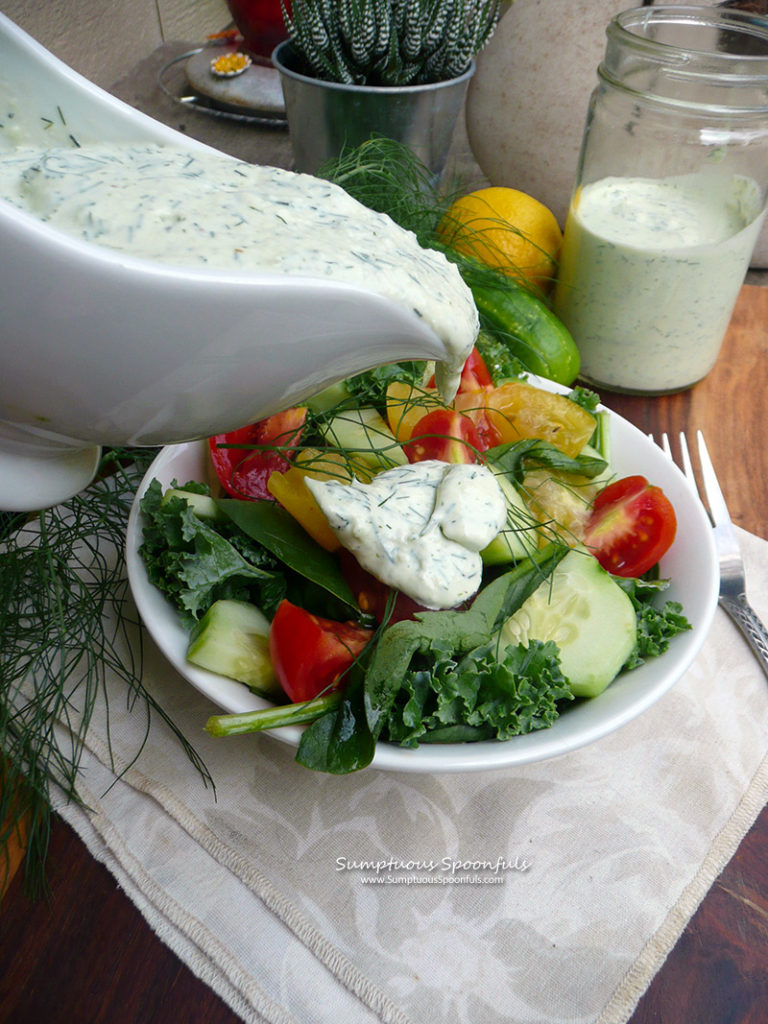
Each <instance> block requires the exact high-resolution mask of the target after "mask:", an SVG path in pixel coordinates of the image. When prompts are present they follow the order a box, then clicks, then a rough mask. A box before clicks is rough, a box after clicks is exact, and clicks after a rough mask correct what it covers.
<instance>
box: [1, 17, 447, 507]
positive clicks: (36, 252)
mask: <svg viewBox="0 0 768 1024" xmlns="http://www.w3.org/2000/svg"><path fill="white" fill-rule="evenodd" d="M0 124H2V126H3V127H2V129H0V147H4V148H6V149H7V148H9V146H13V145H19V144H32V145H46V146H61V145H67V144H72V139H73V138H74V139H76V140H77V141H78V142H79V143H84V142H86V143H88V142H90V143H92V142H99V141H101V142H105V141H131V142H139V143H141V142H157V143H164V144H170V145H175V146H183V147H185V148H187V149H189V148H194V149H207V148H208V147H205V146H203V145H202V144H200V143H196V142H195V141H194V140H192V139H190V138H188V137H187V136H186V135H182V134H180V133H178V132H176V131H174V130H172V129H170V128H167V127H165V126H164V125H162V124H160V123H159V122H157V121H155V120H153V119H152V118H150V117H147V116H146V115H144V114H141V113H139V112H138V111H136V110H134V109H133V108H132V107H130V106H128V105H127V104H124V103H122V102H121V101H120V100H118V99H116V98H115V97H113V96H111V95H110V94H109V93H106V92H104V91H103V90H101V89H99V88H98V87H96V86H95V85H93V84H92V83H91V82H89V81H87V79H85V78H83V77H82V76H80V75H79V74H77V73H76V72H75V71H73V70H72V69H71V68H69V67H68V66H67V65H66V64H63V63H62V62H61V61H60V60H58V59H57V58H56V57H54V56H53V55H52V54H51V53H49V52H48V51H47V50H45V49H44V48H43V47H42V46H40V45H39V44H38V43H37V42H36V41H35V40H33V39H31V38H30V37H29V36H28V35H26V34H25V33H24V32H22V31H21V30H20V29H19V28H18V27H17V26H16V25H15V24H14V23H13V22H11V21H9V20H8V18H6V17H5V16H4V15H2V14H0ZM445 356H446V349H445V346H444V344H443V343H442V341H441V340H440V339H439V338H438V336H437V335H436V334H435V333H434V332H433V331H432V329H431V328H430V327H428V326H427V325H426V324H425V323H423V322H422V321H420V320H419V319H418V318H417V317H416V315H415V314H413V313H411V312H409V311H408V310H407V309H405V308H401V307H399V306H397V305H396V304H395V303H394V302H391V301H389V300H388V299H385V298H382V297H381V296H379V295H377V294H374V293H372V292H368V291H366V290H365V289H361V288H356V287H353V286H351V285H345V284H341V283H334V282H330V281H328V280H324V279H320V278H319V277H318V278H317V279H315V278H300V277H288V276H282V275H276V274H259V273H246V272H236V273H235V272H231V273H230V272H215V271H213V272H212V271H207V270H206V271H204V272H203V271H197V270H195V269H188V268H183V269H180V268H174V267H172V266H166V265H164V264H160V263H156V262H150V261H146V260H141V259H133V258H130V257H126V256H124V255H122V254H118V253H115V252H111V251H110V250H107V249H104V248H101V247H99V246H96V245H93V244H91V243H88V242H81V241H80V240H78V239H76V238H74V237H69V236H66V235H64V234H62V233H61V232H59V231H57V230H56V229H54V228H51V227H50V226H48V225H46V224H45V223H44V222H42V221H40V220H38V219H36V218H35V217H34V216H32V215H30V214H27V213H25V212H23V211H21V210H18V209H16V208H15V207H14V206H12V205H11V204H10V203H7V202H5V201H3V200H0V509H6V510H26V509H35V508H42V507H45V506H48V505H51V504H55V503H57V502H59V501H62V500H64V499H65V498H67V497H70V496H71V495H72V494H75V493H77V491H79V490H80V489H81V488H82V487H84V486H85V485H86V484H87V483H88V482H89V481H90V480H91V479H92V476H93V474H94V472H95V469H96V465H97V460H98V453H99V446H100V445H159V444H172V443H176V442H179V441H184V440H189V439H192V438H196V437H205V436H208V435H211V434H215V433H223V432H225V431H227V430H232V429H234V428H236V427H239V426H242V425H244V424H245V423H249V422H252V421H254V420H256V419H259V418H262V417H264V416H268V415H270V414H271V413H273V412H276V411H278V410H279V409H281V408H284V407H286V406H288V405H291V404H296V403H298V402H300V401H301V400H302V399H304V398H306V397H308V396H309V395H310V394H312V393H313V392H316V391H318V390H320V389H321V388H323V387H324V386H326V385H327V384H329V383H331V382H333V381H335V380H340V379H341V378H343V377H347V376H349V375H351V374H353V373H358V372H362V371H363V370H367V369H370V368H371V367H373V366H376V365H380V364H382V363H385V362H391V361H394V360H399V359H416V358H423V359H441V358H445Z"/></svg>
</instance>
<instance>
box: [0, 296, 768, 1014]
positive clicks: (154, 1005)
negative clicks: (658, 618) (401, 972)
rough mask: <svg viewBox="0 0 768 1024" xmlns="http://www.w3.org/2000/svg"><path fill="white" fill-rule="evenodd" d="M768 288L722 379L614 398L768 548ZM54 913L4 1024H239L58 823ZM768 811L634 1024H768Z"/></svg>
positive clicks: (747, 306)
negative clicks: (693, 455)
mask: <svg viewBox="0 0 768 1024" xmlns="http://www.w3.org/2000/svg"><path fill="white" fill-rule="evenodd" d="M767 377H768V288H765V289H764V288H756V287H750V288H745V289H744V291H743V292H742V296H741V299H740V302H739V305H738V307H737V309H736V312H735V315H734V319H733V323H732V326H731V330H730V331H729V334H728V338H727V339H726V343H725V346H724V349H723V352H722V355H721V358H720V360H719V362H718V365H717V367H716V369H715V370H714V371H713V372H712V374H710V376H709V377H708V378H707V379H706V380H705V381H703V382H702V383H701V384H699V385H697V386H696V387H695V388H693V389H692V390H691V391H689V392H686V393H684V394H680V395H673V396H669V397H665V398H654V399H648V398H635V397H625V396H618V395H608V394H605V395H603V396H602V397H603V399H604V401H605V402H606V404H607V405H609V406H610V407H611V408H613V409H615V410H616V411H617V412H620V413H622V414H623V415H624V416H626V417H627V418H628V419H630V420H631V421H632V422H634V423H635V424H636V425H637V426H638V427H640V428H641V429H642V430H644V431H649V432H650V431H653V432H656V433H658V432H660V431H663V430H665V431H668V432H670V433H672V434H675V435H676V434H677V432H678V431H680V430H691V429H694V428H696V427H700V428H701V429H702V430H703V431H704V432H705V435H706V437H707V441H708V444H709V447H710V450H711V454H712V457H713V460H714V462H715V465H716V467H717V470H718V474H719V476H720V479H721V481H722V484H723V490H724V491H725V494H726V498H727V500H728V504H729V506H730V509H731V513H732V516H733V518H734V520H735V521H736V522H737V523H739V525H741V526H743V527H744V528H745V529H747V530H750V531H752V532H754V533H758V534H760V535H762V536H764V537H767V538H768V447H767V446H766V439H767V438H768V428H767V427H766V416H768V389H767V388H766V383H767ZM49 868H50V883H51V889H52V898H51V901H50V903H45V902H39V903H30V902H29V901H28V900H27V899H26V897H25V896H24V894H23V891H22V881H21V876H20V873H17V874H16V877H15V878H14V879H13V881H12V882H11V885H10V887H9V889H8V892H7V894H6V896H5V898H4V900H3V903H2V905H1V906H0V1024H5V1022H13V1024H38V1022H40V1021H47V1022H49V1024H71V1022H72V1021H83V1022H88V1024H102V1022H104V1024H106V1022H108V1024H136V1022H142V1024H144V1022H153V1021H163V1022H165V1021H171V1022H176V1021H191V1022H198V1021H205V1022H206V1024H233V1022H234V1021H235V1020H236V1019H237V1018H236V1017H235V1016H234V1015H233V1014H232V1013H231V1012H230V1011H229V1009H228V1008H227V1007H226V1006H225V1005H224V1003H223V1002H222V1001H221V1000H220V999H219V998H218V997H217V996H216V995H215V994H214V993H213V992H212V991H211V990H210V989H209V988H208V987H207V986H206V985H205V984H203V983H202V982H201V981H199V980H198V979H196V978H195V977H194V976H193V975H192V974H191V972H190V971H189V970H188V969H187V968H186V967H185V966H184V965H183V964H182V963H180V962H179V960H178V959H177V958H176V957H175V956H174V955H173V954H172V953H171V952H170V951H169V950H168V949H167V948H166V947H165V946H164V945H163V944H162V943H161V942H160V941H159V940H158V939H157V938H156V937H155V936H154V935H153V933H152V932H151V930H150V928H149V927H148V926H147V924H146V923H145V922H144V919H143V918H142V917H141V915H140V914H139V912H138V911H137V910H136V909H135V908H134V907H133V905H132V903H131V902H130V901H129V900H128V899H127V897H126V896H125V895H124V893H122V892H121V891H120V890H119V888H118V887H117V886H116V884H115V882H114V879H113V878H112V876H111V875H110V874H109V872H108V871H107V870H106V869H105V868H104V867H103V866H102V865H101V864H99V863H97V862H96V861H95V860H94V859H93V858H92V857H91V856H90V855H89V853H88V852H87V850H86V848H85V846H84V845H83V844H82V843H81V842H80V840H79V839H78V838H77V836H76V835H75V834H74V833H73V832H72V831H71V829H70V828H69V827H68V826H67V825H65V824H64V823H63V822H61V821H58V820H56V821H55V823H54V828H53V835H52V841H51V851H50V858H49ZM767 965H768V811H765V810H764V811H763V812H762V814H761V815H760V817H759V818H758V820H757V822H756V823H755V826H754V827H753V828H752V830H751V831H750V832H749V834H748V835H747V836H746V838H745V839H744V840H743V842H742V843H741V845H740V847H739V849H738V851H737V853H736V855H735V856H734V858H733V860H732V861H731V863H730V864H729V865H728V866H727V867H726V868H725V870H724V871H723V872H722V874H721V875H720V877H719V878H718V879H717V880H716V882H715V884H714V886H713V887H712V889H711V891H710V892H709V893H708V895H707V896H706V898H705V900H704V901H703V903H702V905H701V906H700V908H699V910H698V911H697V912H696V914H695V915H694V916H693V918H692V920H691V921H690V923H689V925H688V927H687V928H686V929H685V931H684V933H683V934H682V936H681V938H680V940H679V941H678V943H677V945H676V946H675V948H674V950H673V951H672V953H671V954H670V956H669V958H668V959H667V961H666V963H665V964H664V966H663V967H662V969H661V970H660V972H659V973H658V975H657V976H656V978H655V979H654V980H653V982H652V984H651V986H650V988H649V989H648V991H647V992H646V994H645V996H644V997H643V998H642V1000H641V1001H640V1003H639V1005H638V1007H637V1009H636V1011H635V1013H634V1015H633V1016H632V1019H631V1024H765V1022H766V1021H768V971H767V970H766V967H767Z"/></svg>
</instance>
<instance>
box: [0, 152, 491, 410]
mask: <svg viewBox="0 0 768 1024" xmlns="http://www.w3.org/2000/svg"><path fill="white" fill-rule="evenodd" d="M0 198H2V199H6V200H7V201H8V202H10V203H13V204H14V205H15V206H17V207H19V208H21V209H22V210H25V211H26V212H28V213H31V214H33V215H34V216H36V217H38V218H40V219H41V220H43V221H45V222H46V223H48V224H50V225H51V226H53V227H55V228H57V229H58V230H60V231H62V232H65V233H67V234H69V235H72V236H74V237H76V238H79V239H82V240H85V241H87V242H93V243H95V244H97V245H101V246H105V247H107V248H109V249H111V250H115V251H117V252H121V253H126V254H129V255H131V256H134V257H140V258H142V259H148V260H155V261H160V262H163V263H167V264H171V265H175V266H191V267H196V268H210V269H211V270H225V271H230V270H242V271H251V272H273V273H277V274H288V275H301V276H310V277H314V278H328V279H332V280H334V281H339V282H343V283H345V284H350V285H355V286H359V287H361V288H364V289H366V290H367V291H369V292H374V293H376V294H378V295H381V296H383V297H385V298H387V299H390V300H391V301H393V302H395V303H396V304H398V305H399V306H400V307H403V308H405V309H408V310H411V311H412V312H413V313H414V314H415V315H416V316H417V317H418V318H419V319H422V320H424V321H425V322H426V323H427V324H428V325H429V326H430V327H431V328H432V330H433V331H434V332H435V334H437V335H438V337H439V338H440V339H441V340H442V341H443V343H444V344H445V348H446V353H447V355H446V361H445V364H443V367H442V370H441V371H440V380H439V382H438V383H439V384H440V385H441V389H442V390H443V391H444V392H446V393H447V394H448V395H449V396H452V393H453V392H455V385H456V382H457V380H458V372H459V371H460V370H461V366H462V365H463V362H464V359H465V358H466V356H467V355H468V353H469V351H470V350H471V348H472V345H473V343H474V340H475V337H476V335H477V329H478V319H477V310H476V308H475V305H474V302H473V299H472V294H471V292H470V291H469V289H468V288H467V287H466V285H465V284H464V282H463V280H462V278H461V275H460V274H459V272H458V270H457V269H456V267H455V266H454V265H453V264H451V263H450V262H449V261H448V260H446V259H445V257H444V256H443V255H442V254H441V253H437V252H434V251H432V250H427V249H423V248H421V247H420V246H419V245H418V243H417V241H416V238H415V236H414V235H413V234H412V233H411V232H408V231H405V230H403V229H401V228H400V227H398V226H397V225H396V224H394V223H393V222H392V221H391V220H390V219H389V218H388V217H386V216H384V215H382V214H379V213H375V212H373V211H371V210H369V209H367V208H366V207H364V206H362V205H361V204H360V203H358V202H356V201H355V200H354V199H352V198H351V197H350V196H349V195H347V193H346V192H344V191H343V189H341V188H339V187H338V186H336V185H334V184H332V183H330V182H327V181H323V180H321V179H318V178H314V177H311V176H309V175H303V174H301V175H300V174H294V173H292V172H290V171H284V170H281V169H279V168H275V167H264V166H258V165H254V164H247V163H242V162H238V161H235V160H230V159H229V158H227V157H224V156H222V155H219V154H216V153H208V152H204V151H201V152H194V153H193V152H186V151H182V150H177V149H174V148H171V147H166V146H159V145H154V144H144V145H135V144H121V143H103V144H95V145H84V146H81V147H79V148H73V147H68V148H63V147H62V148H53V149H43V148H40V147H33V146H23V147H19V148H17V149H14V150H10V151H8V152H5V153H0ZM439 369H440V367H439Z"/></svg>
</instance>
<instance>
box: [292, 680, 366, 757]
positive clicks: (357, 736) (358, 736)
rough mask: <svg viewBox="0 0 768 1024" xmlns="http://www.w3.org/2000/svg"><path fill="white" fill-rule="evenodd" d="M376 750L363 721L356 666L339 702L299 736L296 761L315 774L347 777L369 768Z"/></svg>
mask: <svg viewBox="0 0 768 1024" xmlns="http://www.w3.org/2000/svg"><path fill="white" fill-rule="evenodd" d="M375 749H376V741H375V739H374V738H373V735H372V734H371V730H370V729H369V728H368V723H367V721H366V717H365V707H364V704H363V687H362V672H361V670H359V669H358V666H355V667H354V668H353V669H352V670H351V672H350V681H349V683H348V684H347V687H346V689H345V691H344V694H343V695H342V698H341V700H340V702H339V703H338V704H337V705H336V707H334V708H332V709H331V710H330V711H328V712H326V713H325V714H324V715H322V716H321V717H320V718H317V719H315V721H314V722H312V723H311V725H309V726H307V728H306V729H305V730H304V732H303V733H302V736H301V740H300V741H299V747H298V750H297V751H296V761H297V762H298V763H299V764H301V765H304V767H305V768H312V769H313V770H314V771H319V772H329V773H330V774H332V775H347V774H349V773H350V772H355V771H359V770H360V769H361V768H365V767H366V766H367V765H369V764H370V763H371V761H372V760H373V754H374V751H375Z"/></svg>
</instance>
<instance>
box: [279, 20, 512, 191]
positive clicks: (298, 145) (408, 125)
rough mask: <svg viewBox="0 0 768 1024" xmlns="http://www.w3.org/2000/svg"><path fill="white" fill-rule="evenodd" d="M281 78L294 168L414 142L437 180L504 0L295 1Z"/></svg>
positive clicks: (281, 61) (283, 45) (314, 167)
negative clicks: (380, 144) (374, 146)
mask: <svg viewBox="0 0 768 1024" xmlns="http://www.w3.org/2000/svg"><path fill="white" fill-rule="evenodd" d="M282 2H283V15H284V19H285V24H286V28H287V30H288V36H289V38H288V39H287V40H286V41H285V42H283V43H281V44H280V45H279V46H278V47H277V48H276V49H275V51H274V53H273V54H272V61H273V63H274V65H275V67H276V68H277V70H278V72H279V73H280V78H281V83H282V87H283V94H284V96H285V104H286V111H287V116H288V125H289V130H290V133H291V142H292V146H293V155H294V166H295V168H296V170H298V171H306V172H309V173H314V172H315V171H316V170H317V169H318V167H319V166H320V165H321V164H323V163H324V162H325V161H326V160H330V159H334V158H336V157H337V156H338V155H339V153H340V152H341V151H342V150H343V149H345V148H354V147H356V146H358V145H360V144H361V143H363V142H365V141H366V140H367V139H369V138H370V137H371V136H372V135H380V136H384V137H387V138H392V139H395V140H396V141H398V142H402V143H404V144H405V145H407V146H408V147H409V148H410V149H412V150H413V152H414V153H416V155H417V156H418V157H419V159H420V160H421V161H422V162H423V163H424V164H425V166H426V167H428V168H429V170H430V171H431V172H432V174H433V175H434V176H435V178H437V177H439V175H440V173H441V172H442V170H443V167H444V165H445V160H446V156H447V152H448V148H449V147H450V143H451V137H452V135H453V130H454V127H455V124H456V119H457V117H458V114H459V111H460V110H461V105H462V102H463V99H464V95H465V92H466V88H467V84H468V82H469V79H470V78H471V76H472V74H473V73H474V68H475V64H474V58H475V56H476V54H477V53H478V52H479V51H480V50H481V49H482V48H483V47H484V46H485V44H486V43H487V42H488V40H489V39H490V37H491V35H492V34H493V31H494V28H495V27H496V23H497V21H498V19H499V14H500V9H501V6H502V4H501V2H500V0H292V3H291V4H290V8H289V7H288V5H287V3H286V0H282Z"/></svg>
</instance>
